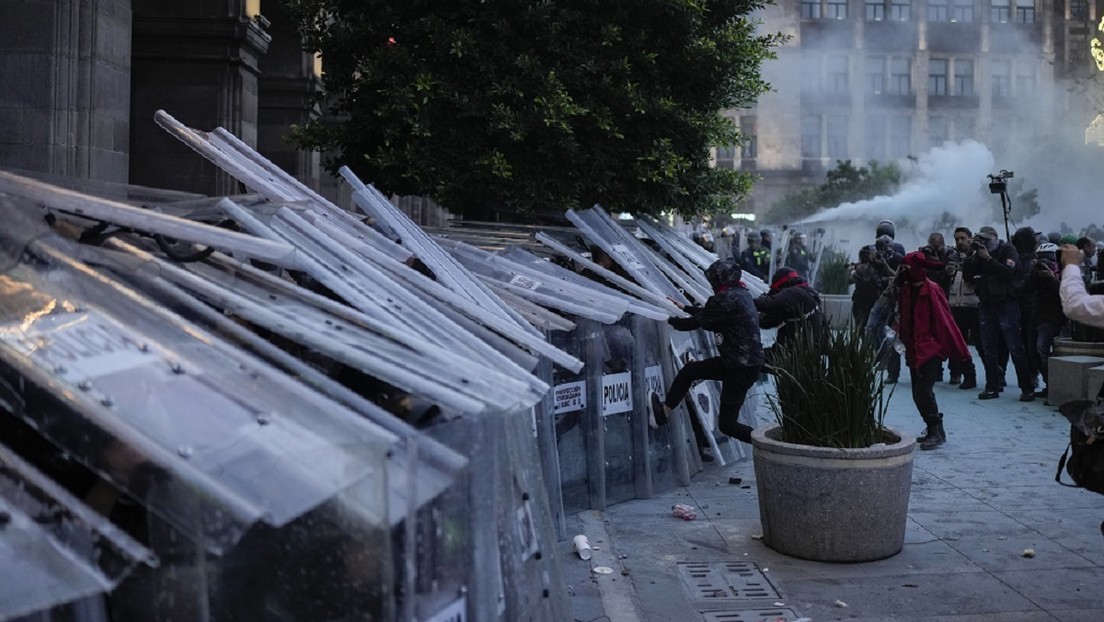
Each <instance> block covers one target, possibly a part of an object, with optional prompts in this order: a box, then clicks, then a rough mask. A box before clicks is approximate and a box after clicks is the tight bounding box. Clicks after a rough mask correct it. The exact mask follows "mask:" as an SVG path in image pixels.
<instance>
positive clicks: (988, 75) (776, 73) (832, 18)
mask: <svg viewBox="0 0 1104 622" xmlns="http://www.w3.org/2000/svg"><path fill="white" fill-rule="evenodd" d="M1100 9H1101V7H1100V6H1098V5H1097V3H1096V2H1095V0H1093V1H1090V0H779V1H778V2H777V3H776V4H774V5H772V6H770V7H768V8H766V9H764V10H763V11H762V14H761V17H762V19H763V22H764V23H763V30H764V31H769V32H782V33H785V34H788V35H790V36H791V39H790V41H789V42H788V43H787V44H786V45H785V46H784V47H783V48H781V49H780V50H779V51H778V52H779V53H778V59H777V60H775V61H769V62H768V63H767V64H766V65H765V66H764V75H765V77H766V78H767V79H768V81H770V82H771V83H772V85H773V87H774V91H773V92H771V93H768V94H766V95H764V96H763V97H762V98H760V101H759V103H758V105H757V106H756V107H755V108H753V109H750V110H739V111H730V112H729V113H727V114H728V115H729V116H730V117H731V118H732V119H733V120H734V121H735V122H736V123H737V124H738V125H739V126H740V127H741V129H742V130H743V132H744V134H745V136H747V137H749V139H750V141H749V144H748V145H745V146H744V148H743V149H741V150H737V149H718V151H717V165H718V166H722V167H733V168H741V169H745V170H754V171H756V172H757V173H758V174H760V175H761V176H762V178H763V180H762V181H761V182H760V183H759V184H757V186H756V188H755V190H754V194H753V196H752V198H751V201H750V208H751V211H755V212H757V213H759V214H760V215H761V214H762V213H764V212H765V211H766V209H767V208H769V206H770V205H771V204H772V203H773V202H774V201H776V200H777V199H779V198H781V197H782V196H783V195H785V194H786V193H787V192H789V191H791V190H792V189H793V188H794V187H795V186H799V185H806V184H816V183H820V182H821V181H823V174H824V172H825V171H826V170H827V169H829V168H831V167H832V166H834V165H835V162H836V161H837V160H852V161H855V162H859V163H865V162H867V161H868V160H878V161H887V160H895V159H901V158H906V157H909V156H916V155H919V154H921V153H923V152H925V151H926V150H928V149H929V148H931V147H933V146H938V145H941V144H943V142H944V141H948V140H952V141H961V140H963V139H967V138H972V139H976V140H979V141H981V142H983V143H985V144H986V145H987V146H988V147H989V148H990V150H991V151H992V152H993V153H994V155H995V156H996V157H997V160H998V162H1000V161H1001V154H1004V153H1008V152H1010V151H1011V150H1012V149H1014V147H1015V146H1016V145H1017V144H1019V145H1023V144H1040V143H1041V142H1046V141H1058V142H1064V143H1067V144H1076V143H1078V141H1082V140H1083V139H1084V135H1083V134H1084V131H1085V128H1086V127H1087V126H1088V125H1089V124H1090V123H1091V122H1092V120H1093V118H1094V117H1095V112H1093V110H1091V106H1089V105H1088V104H1087V102H1086V101H1085V100H1084V99H1078V98H1076V97H1070V96H1069V92H1070V89H1069V86H1070V84H1072V83H1075V82H1077V81H1078V80H1080V79H1083V77H1084V76H1086V75H1087V74H1086V71H1088V70H1089V68H1090V66H1091V65H1092V61H1091V59H1090V58H1089V55H1088V52H1089V48H1090V43H1089V40H1090V39H1091V38H1092V36H1093V34H1092V33H1093V32H1094V31H1095V30H1096V28H1095V25H1094V24H1095V23H1096V22H1097V21H1098V20H1099V19H1100V15H1099V12H1100ZM1069 119H1074V120H1075V122H1074V123H1072V124H1070V123H1062V122H1060V121H1061V120H1069ZM1081 120H1083V121H1084V122H1083V123H1082V122H1081Z"/></svg>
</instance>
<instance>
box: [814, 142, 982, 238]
mask: <svg viewBox="0 0 1104 622" xmlns="http://www.w3.org/2000/svg"><path fill="white" fill-rule="evenodd" d="M994 166H995V164H994V158H993V154H992V153H991V152H990V151H989V149H988V147H986V146H985V145H983V144H981V143H979V142H977V141H974V140H967V141H964V142H961V143H945V144H944V145H943V146H941V147H935V148H933V149H931V150H930V151H928V152H927V153H925V154H923V155H922V156H920V157H919V158H918V159H917V160H916V161H915V162H913V161H908V162H905V163H904V164H903V165H902V168H903V169H904V173H905V176H906V178H907V180H906V182H905V183H904V184H902V185H901V187H900V188H899V189H898V190H897V192H896V193H895V194H893V195H891V196H879V197H874V198H873V199H866V200H863V201H857V202H854V203H843V204H842V205H839V206H837V207H833V208H830V209H827V210H825V211H823V212H819V213H817V214H814V215H812V216H809V217H808V218H806V219H804V220H802V221H801V222H800V223H798V225H799V226H803V228H806V229H812V228H815V227H822V228H824V229H827V230H828V236H827V237H828V238H829V239H831V240H835V241H836V246H837V247H841V250H846V251H849V252H850V253H851V255H852V257H854V256H855V254H856V252H857V249H858V247H860V246H862V245H865V244H872V243H873V242H874V228H875V226H876V225H877V224H878V222H879V221H881V220H890V221H893V222H894V224H895V225H896V229H897V235H896V241H898V242H901V243H902V244H903V245H904V246H905V249H906V250H913V249H916V248H918V247H919V246H921V245H923V244H926V243H927V238H928V234H930V233H932V232H935V231H938V232H941V233H943V234H944V236H945V238H946V239H947V241H948V242H949V241H950V238H951V231H950V230H951V229H953V227H954V226H956V225H959V224H961V225H965V226H968V227H970V228H971V229H972V230H974V231H976V230H977V228H978V227H980V226H982V225H994V224H996V223H995V222H993V218H992V215H993V214H994V213H999V212H1000V200H999V198H998V197H997V196H996V195H993V196H992V197H990V195H988V194H983V193H982V189H983V188H985V186H986V183H987V182H988V178H987V177H986V176H987V175H989V174H991V173H995V172H997V171H996V170H995V169H994ZM994 210H996V212H994Z"/></svg>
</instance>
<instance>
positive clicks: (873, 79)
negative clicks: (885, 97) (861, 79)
mask: <svg viewBox="0 0 1104 622" xmlns="http://www.w3.org/2000/svg"><path fill="white" fill-rule="evenodd" d="M884 90H885V58H883V57H881V56H867V57H866V92H867V93H868V94H870V95H881V94H882V92H883V91H884Z"/></svg>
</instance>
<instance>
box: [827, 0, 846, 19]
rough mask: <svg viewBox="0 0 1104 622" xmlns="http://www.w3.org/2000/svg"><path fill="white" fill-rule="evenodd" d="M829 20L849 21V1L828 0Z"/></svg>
mask: <svg viewBox="0 0 1104 622" xmlns="http://www.w3.org/2000/svg"><path fill="white" fill-rule="evenodd" d="M826 17H827V18H828V19H847V0H828V14H827V15H826Z"/></svg>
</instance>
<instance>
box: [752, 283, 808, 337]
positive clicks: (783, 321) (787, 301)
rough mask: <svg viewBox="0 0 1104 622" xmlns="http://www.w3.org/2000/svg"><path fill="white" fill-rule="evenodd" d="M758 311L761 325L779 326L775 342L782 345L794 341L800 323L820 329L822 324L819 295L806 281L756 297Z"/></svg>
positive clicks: (767, 326)
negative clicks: (810, 323)
mask: <svg viewBox="0 0 1104 622" xmlns="http://www.w3.org/2000/svg"><path fill="white" fill-rule="evenodd" d="M755 308H756V309H758V310H759V326H761V327H762V328H774V327H778V336H777V337H776V339H775V342H776V343H779V344H782V343H786V342H787V341H789V340H790V339H793V337H794V335H796V334H797V328H798V325H799V324H800V323H801V322H812V323H813V325H814V326H817V327H820V325H821V324H822V323H823V317H822V314H821V311H820V294H818V293H817V291H816V290H815V289H813V288H812V287H809V286H808V285H806V284H805V282H804V280H803V279H799V280H797V281H795V282H791V283H790V284H788V285H785V286H783V287H782V288H781V289H779V290H777V291H774V292H770V293H766V294H763V295H762V296H760V297H758V298H756V299H755Z"/></svg>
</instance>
